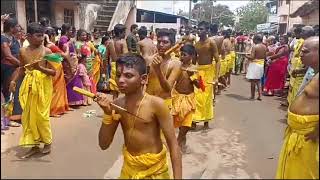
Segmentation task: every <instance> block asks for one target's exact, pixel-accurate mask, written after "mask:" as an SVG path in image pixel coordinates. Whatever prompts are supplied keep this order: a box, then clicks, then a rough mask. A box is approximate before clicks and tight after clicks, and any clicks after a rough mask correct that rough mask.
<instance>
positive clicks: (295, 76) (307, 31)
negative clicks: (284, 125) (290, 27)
mask: <svg viewBox="0 0 320 180" xmlns="http://www.w3.org/2000/svg"><path fill="white" fill-rule="evenodd" d="M301 31H302V32H301V34H297V38H299V37H300V35H301V38H299V39H298V40H297V42H296V45H295V47H294V52H293V59H292V61H291V70H290V72H289V73H290V86H289V93H288V98H287V100H288V104H289V106H290V104H291V103H292V101H293V100H294V98H295V97H296V95H297V92H298V90H299V87H300V85H301V83H302V81H303V77H304V75H305V73H306V72H307V68H306V67H304V65H303V64H302V62H301V58H300V51H301V47H302V45H303V43H304V40H305V39H307V38H309V37H311V36H313V35H314V30H313V28H312V27H311V26H305V27H303V28H302V30H301Z"/></svg>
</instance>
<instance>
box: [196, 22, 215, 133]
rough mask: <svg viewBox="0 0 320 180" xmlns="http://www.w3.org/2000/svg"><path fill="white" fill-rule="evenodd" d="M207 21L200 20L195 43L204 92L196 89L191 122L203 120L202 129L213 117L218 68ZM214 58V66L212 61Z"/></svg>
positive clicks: (207, 126) (213, 42)
mask: <svg viewBox="0 0 320 180" xmlns="http://www.w3.org/2000/svg"><path fill="white" fill-rule="evenodd" d="M208 30H209V23H207V22H204V21H202V22H200V23H199V25H198V31H199V36H200V40H199V41H198V42H197V43H196V45H195V48H196V51H197V58H196V62H194V63H196V64H198V71H199V72H198V74H199V76H200V77H201V78H202V80H203V81H204V84H205V90H204V92H203V91H201V90H199V89H196V90H195V98H196V112H195V114H194V116H193V122H195V123H196V122H204V129H208V128H209V121H210V120H212V119H213V118H214V113H213V112H214V111H213V108H214V106H213V100H212V99H213V91H212V90H213V84H217V82H218V80H217V78H218V77H219V70H220V61H219V53H218V48H217V44H216V42H215V41H214V40H213V39H212V38H207V34H208ZM213 58H214V59H215V61H216V63H215V66H214V65H213V63H212V61H213ZM194 128H195V126H194Z"/></svg>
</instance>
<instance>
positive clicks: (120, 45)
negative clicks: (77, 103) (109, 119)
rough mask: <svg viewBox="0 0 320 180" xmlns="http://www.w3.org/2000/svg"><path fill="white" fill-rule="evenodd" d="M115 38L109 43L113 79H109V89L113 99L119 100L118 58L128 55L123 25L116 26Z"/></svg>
mask: <svg viewBox="0 0 320 180" xmlns="http://www.w3.org/2000/svg"><path fill="white" fill-rule="evenodd" d="M114 34H115V37H114V38H113V40H111V42H110V43H109V46H108V47H107V48H108V51H109V52H110V56H111V60H112V62H111V77H110V79H109V87H110V90H111V94H112V95H113V98H114V99H115V98H117V97H118V95H119V89H118V87H117V83H116V61H117V58H118V57H119V56H121V55H123V54H126V53H128V52H129V51H128V46H127V42H126V40H125V39H124V38H125V34H126V27H125V26H124V25H123V24H117V25H115V26H114Z"/></svg>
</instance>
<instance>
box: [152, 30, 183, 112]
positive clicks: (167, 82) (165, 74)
mask: <svg viewBox="0 0 320 180" xmlns="http://www.w3.org/2000/svg"><path fill="white" fill-rule="evenodd" d="M157 38H158V42H157V48H158V53H157V54H155V55H154V56H153V58H152V63H151V67H150V72H149V75H148V76H149V77H148V84H147V88H146V92H147V93H148V94H150V95H154V96H158V97H160V98H162V99H164V100H165V103H166V104H167V105H168V107H169V108H171V106H172V99H171V91H172V88H173V85H174V83H175V82H176V80H177V78H178V76H179V74H180V73H181V68H180V67H181V62H180V61H178V60H173V59H171V55H170V54H165V52H166V51H167V50H169V49H170V48H171V47H172V46H173V45H174V43H175V38H174V35H173V33H172V32H171V31H169V30H167V29H160V30H158V32H157Z"/></svg>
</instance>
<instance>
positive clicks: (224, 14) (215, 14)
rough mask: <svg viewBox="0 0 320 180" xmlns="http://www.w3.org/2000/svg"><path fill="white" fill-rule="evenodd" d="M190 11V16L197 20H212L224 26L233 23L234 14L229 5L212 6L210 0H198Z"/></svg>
mask: <svg viewBox="0 0 320 180" xmlns="http://www.w3.org/2000/svg"><path fill="white" fill-rule="evenodd" d="M191 12H192V14H191V16H192V18H193V19H197V20H198V21H207V22H213V23H218V24H221V25H225V26H229V25H230V26H233V25H234V14H233V12H232V11H231V10H230V9H229V7H228V6H225V5H221V4H218V5H216V6H213V1H212V0H202V1H200V2H198V3H197V4H195V5H194V7H193V9H192V11H191ZM211 14H212V16H211ZM211 17H212V18H211Z"/></svg>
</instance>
